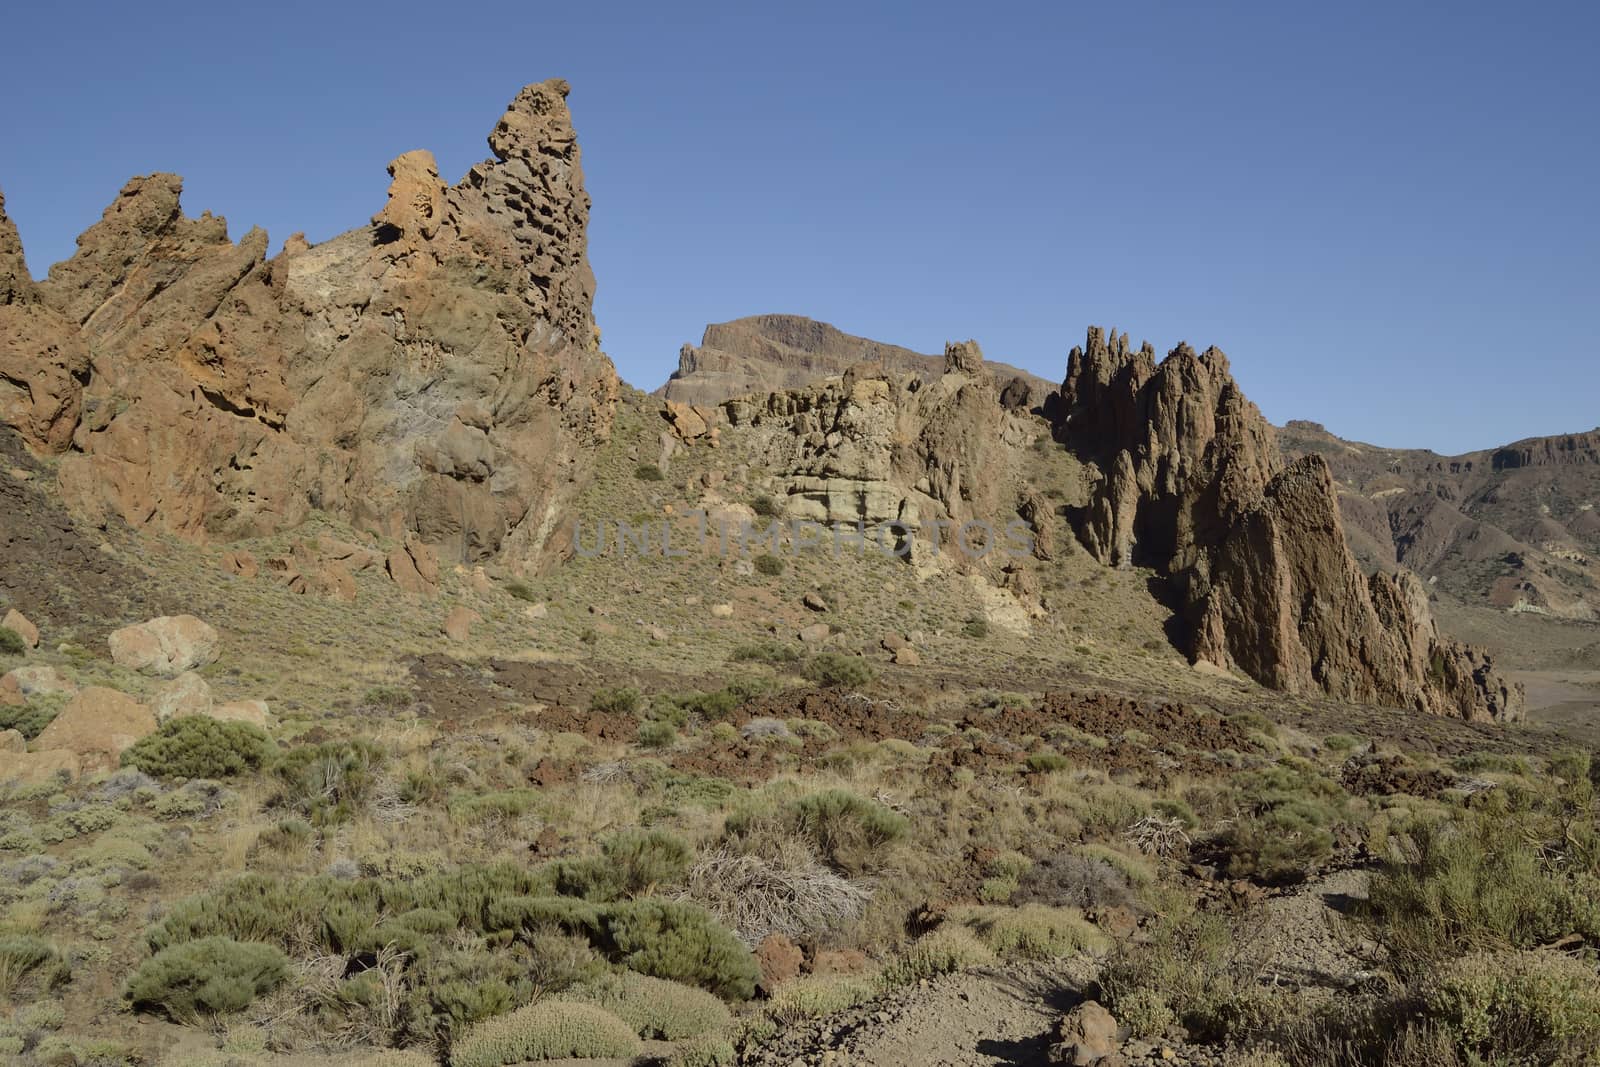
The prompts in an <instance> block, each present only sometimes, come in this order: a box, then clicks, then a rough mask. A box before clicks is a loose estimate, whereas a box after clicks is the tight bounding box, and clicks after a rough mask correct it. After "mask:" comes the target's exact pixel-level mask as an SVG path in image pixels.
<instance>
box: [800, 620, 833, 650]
mask: <svg viewBox="0 0 1600 1067" xmlns="http://www.w3.org/2000/svg"><path fill="white" fill-rule="evenodd" d="M831 633H833V630H832V628H831V627H829V626H828V624H827V623H825V622H816V623H812V624H811V625H810V626H806V627H802V628H801V630H800V633H799V635H798V636H799V638H800V640H802V641H804V642H805V643H806V644H808V645H809V644H815V643H817V642H818V641H826V640H827V639H828V635H829V634H831Z"/></svg>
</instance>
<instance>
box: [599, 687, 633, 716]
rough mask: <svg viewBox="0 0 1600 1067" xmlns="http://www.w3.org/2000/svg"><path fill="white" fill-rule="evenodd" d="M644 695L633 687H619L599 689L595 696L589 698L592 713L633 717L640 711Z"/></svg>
mask: <svg viewBox="0 0 1600 1067" xmlns="http://www.w3.org/2000/svg"><path fill="white" fill-rule="evenodd" d="M643 699H644V695H643V694H642V693H640V692H639V690H637V689H635V688H634V687H633V686H631V685H623V686H617V687H615V688H613V689H597V690H596V691H595V694H594V696H592V697H590V698H589V709H590V710H591V711H608V712H615V713H617V714H622V715H632V714H633V713H634V712H636V711H638V710H639V705H640V703H641V702H642V701H643Z"/></svg>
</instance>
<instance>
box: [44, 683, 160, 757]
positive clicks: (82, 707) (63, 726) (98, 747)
mask: <svg viewBox="0 0 1600 1067" xmlns="http://www.w3.org/2000/svg"><path fill="white" fill-rule="evenodd" d="M155 729H156V717H155V716H154V715H152V714H151V713H150V709H149V708H147V707H145V706H144V705H143V704H140V703H139V702H138V701H136V700H134V699H133V698H132V697H130V696H127V695H126V694H123V693H119V692H117V691H116V690H115V689H104V688H101V687H100V686H90V687H89V688H87V689H84V690H83V691H82V692H80V693H79V694H78V695H77V696H75V697H73V698H72V700H70V701H69V702H68V703H67V706H66V707H64V708H62V709H61V712H60V714H58V715H57V716H56V717H55V718H54V719H52V720H50V724H49V725H48V726H46V727H45V728H44V729H43V730H42V731H40V733H39V736H38V737H36V738H34V739H33V749H34V751H35V752H49V751H51V750H55V749H60V750H64V751H67V752H71V753H73V754H74V755H76V756H78V757H79V758H80V759H81V760H83V765H84V768H85V769H104V768H109V767H115V766H116V764H117V757H118V756H120V755H121V754H122V750H123V749H125V748H127V747H128V746H129V745H131V744H133V743H134V742H135V741H137V740H139V739H140V738H141V737H145V736H146V735H148V734H152V733H154V732H155Z"/></svg>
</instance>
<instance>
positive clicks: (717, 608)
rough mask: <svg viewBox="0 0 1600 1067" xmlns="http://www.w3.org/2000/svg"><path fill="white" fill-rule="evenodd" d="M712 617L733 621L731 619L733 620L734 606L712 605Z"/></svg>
mask: <svg viewBox="0 0 1600 1067" xmlns="http://www.w3.org/2000/svg"><path fill="white" fill-rule="evenodd" d="M711 617H712V618H713V619H731V618H733V605H732V604H713V605H711Z"/></svg>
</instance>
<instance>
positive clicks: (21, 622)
mask: <svg viewBox="0 0 1600 1067" xmlns="http://www.w3.org/2000/svg"><path fill="white" fill-rule="evenodd" d="M0 628H4V629H7V630H10V631H11V632H12V633H14V634H16V635H17V636H18V637H20V638H22V643H23V644H25V645H27V646H28V647H29V648H38V647H39V628H38V627H37V626H35V625H34V624H33V623H31V622H29V621H28V617H27V616H26V615H24V614H22V612H20V611H18V610H16V609H15V608H12V609H11V610H10V611H8V612H6V617H5V618H3V619H0Z"/></svg>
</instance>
